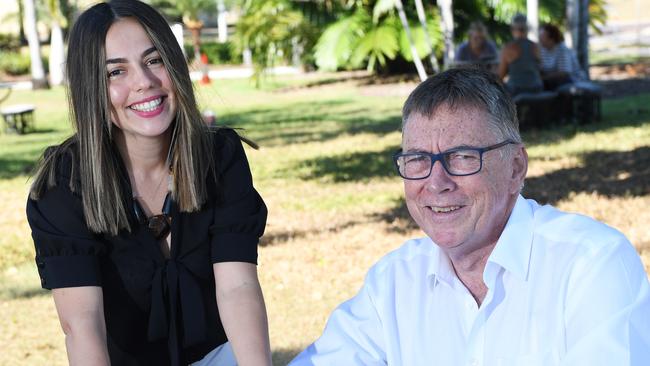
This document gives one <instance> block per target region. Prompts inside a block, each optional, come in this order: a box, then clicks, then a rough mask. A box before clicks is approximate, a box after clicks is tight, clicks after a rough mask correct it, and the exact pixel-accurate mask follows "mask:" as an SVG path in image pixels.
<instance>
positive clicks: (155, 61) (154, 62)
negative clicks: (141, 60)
mask: <svg viewBox="0 0 650 366" xmlns="http://www.w3.org/2000/svg"><path fill="white" fill-rule="evenodd" d="M159 64H162V58H160V57H156V58H152V59H150V60H149V61H147V65H159Z"/></svg>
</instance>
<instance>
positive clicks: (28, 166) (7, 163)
mask: <svg viewBox="0 0 650 366" xmlns="http://www.w3.org/2000/svg"><path fill="white" fill-rule="evenodd" d="M35 165H36V160H34V159H29V158H23V157H20V158H19V157H15V156H11V157H0V179H11V178H15V177H17V176H20V175H31V173H32V171H33V169H34V166H35Z"/></svg>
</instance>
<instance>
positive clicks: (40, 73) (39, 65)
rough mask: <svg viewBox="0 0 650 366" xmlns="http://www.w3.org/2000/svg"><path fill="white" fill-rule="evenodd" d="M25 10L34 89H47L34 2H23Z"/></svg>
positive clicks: (26, 0) (28, 0) (32, 0)
mask: <svg viewBox="0 0 650 366" xmlns="http://www.w3.org/2000/svg"><path fill="white" fill-rule="evenodd" d="M23 9H24V12H25V20H24V24H25V33H26V36H27V42H28V43H29V56H30V60H31V71H32V88H33V89H47V88H49V87H50V86H49V84H48V82H47V78H46V77H45V69H44V68H43V61H42V60H41V45H40V43H39V40H38V30H37V29H36V8H35V6H34V0H23Z"/></svg>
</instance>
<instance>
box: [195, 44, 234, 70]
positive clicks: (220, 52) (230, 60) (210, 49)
mask: <svg viewBox="0 0 650 366" xmlns="http://www.w3.org/2000/svg"><path fill="white" fill-rule="evenodd" d="M184 48H185V55H187V62H190V63H191V62H192V61H194V46H192V45H191V44H185V46H184ZM201 53H205V54H206V55H207V56H208V63H209V64H212V65H218V64H240V63H241V62H242V57H241V55H240V54H239V53H238V52H237V50H236V49H235V47H234V46H233V44H232V43H231V42H224V43H219V42H202V43H201Z"/></svg>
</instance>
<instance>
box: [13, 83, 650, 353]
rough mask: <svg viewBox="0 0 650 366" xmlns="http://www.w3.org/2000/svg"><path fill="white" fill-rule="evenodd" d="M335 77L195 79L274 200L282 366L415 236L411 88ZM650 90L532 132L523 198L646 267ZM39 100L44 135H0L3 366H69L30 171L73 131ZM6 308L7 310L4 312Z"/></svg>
mask: <svg viewBox="0 0 650 366" xmlns="http://www.w3.org/2000/svg"><path fill="white" fill-rule="evenodd" d="M337 80H338V77H337V76H336V75H322V76H316V77H311V78H300V77H295V78H277V79H275V80H273V81H271V82H269V83H267V84H265V86H264V88H262V89H260V90H257V89H254V88H253V85H252V84H251V83H250V82H249V81H248V80H214V81H213V83H212V84H210V85H208V86H201V87H197V94H198V96H199V101H200V103H201V106H202V108H210V109H213V110H214V111H215V112H216V113H217V118H218V123H220V124H222V125H228V126H233V127H237V128H241V129H242V132H243V133H244V134H245V135H247V136H249V137H251V138H253V139H254V140H256V141H257V142H259V144H260V146H261V147H260V150H258V151H255V150H252V149H249V148H248V149H247V154H248V157H249V160H250V164H251V168H252V170H253V176H254V179H255V184H256V186H257V187H258V189H259V191H260V192H261V194H262V196H263V197H264V199H265V201H266V203H267V205H268V207H269V220H268V226H267V231H266V235H265V237H264V238H263V241H262V244H261V248H260V265H259V273H260V281H261V283H262V286H263V289H264V292H265V298H266V303H267V307H268V313H269V320H270V331H271V340H272V346H273V351H274V363H275V364H276V365H284V364H286V363H287V362H288V360H290V359H291V357H293V355H295V354H296V353H297V352H298V351H299V350H301V349H302V348H303V347H304V346H305V345H306V344H307V343H309V342H311V341H313V340H314V339H315V337H317V336H318V335H319V334H320V332H321V331H322V328H323V326H324V323H325V320H326V317H327V315H328V314H329V313H330V312H331V310H332V309H333V308H334V306H336V305H337V304H338V303H340V302H341V301H343V300H344V299H346V298H348V297H350V296H351V295H353V294H354V293H355V292H356V290H357V289H358V287H359V285H360V284H361V281H362V279H363V276H364V274H365V272H366V270H367V269H368V268H369V267H370V265H371V264H372V263H373V262H375V261H376V260H378V259H379V258H380V257H381V256H382V255H383V254H385V253H386V252H387V251H389V250H391V249H393V248H396V247H397V246H399V245H400V244H401V243H402V242H403V241H404V240H406V239H407V238H410V237H413V236H416V235H421V233H420V232H419V230H418V229H417V228H416V227H415V226H414V225H413V223H412V222H411V221H410V220H409V219H408V214H407V211H406V209H405V206H404V200H403V198H402V196H403V193H402V185H401V181H400V180H399V179H398V178H397V177H396V176H395V174H394V173H393V171H392V169H393V168H392V166H391V161H390V155H391V154H392V153H393V152H394V151H395V150H396V149H397V148H398V146H399V142H400V134H399V125H400V108H401V105H402V103H403V101H404V99H405V98H406V94H405V93H404V92H399V93H396V92H395V91H396V90H406V91H408V90H409V89H410V88H412V87H413V85H410V84H400V85H398V84H394V85H381V86H366V87H358V86H357V85H356V84H355V82H351V81H346V82H337ZM648 98H650V95H648V94H645V95H638V96H635V97H626V98H620V99H611V100H605V101H604V102H603V117H604V118H603V121H602V122H599V123H594V124H590V125H586V126H573V125H571V126H554V127H552V128H548V129H545V130H542V131H535V130H533V131H527V132H526V133H525V134H524V139H525V141H526V143H527V145H528V147H529V149H528V151H529V155H530V168H529V178H528V179H527V182H526V188H525V192H526V194H527V195H528V196H530V197H533V198H536V199H538V200H540V201H542V202H548V203H552V204H555V205H557V206H559V207H560V208H562V209H565V210H569V211H576V212H582V213H585V214H588V215H591V216H594V217H596V218H598V219H600V220H602V221H604V222H606V223H608V224H610V225H612V226H614V227H616V228H618V229H619V230H621V231H622V232H623V233H625V234H626V235H627V236H628V237H629V238H630V240H631V241H632V242H633V243H634V245H635V246H636V248H637V249H638V250H639V252H640V253H641V255H642V258H643V260H644V263H645V265H646V269H647V268H648V265H650V232H648V230H647V222H650V212H649V210H647V207H648V206H650V164H649V163H650V110H649V108H648V107H647V100H649V99H648ZM26 102H29V103H33V104H36V107H37V109H36V127H37V132H36V133H31V134H27V135H24V136H16V135H6V134H0V202H2V203H3V213H2V216H0V217H1V219H0V230H1V232H3V235H2V236H0V253H2V255H1V256H0V308H1V309H2V312H3V317H0V329H3V332H0V349H2V350H9V351H3V352H0V364H21V365H41V364H49V365H63V364H65V362H66V361H65V348H64V344H63V336H62V333H61V331H60V329H59V325H58V322H57V317H56V312H55V310H54V307H53V304H52V300H51V298H50V295H49V293H48V292H47V291H43V290H41V289H40V284H39V281H38V276H37V275H36V269H35V266H34V265H33V256H34V252H33V244H32V242H31V237H30V233H29V228H28V226H27V223H26V220H25V217H24V207H25V198H26V194H27V190H28V185H29V181H28V177H29V172H30V171H31V169H32V167H33V166H34V163H35V161H36V159H37V158H38V156H39V154H40V153H41V152H42V150H43V149H44V148H45V147H46V146H48V145H51V144H54V143H57V142H60V141H62V140H63V139H64V138H65V137H66V136H68V135H69V134H70V133H71V128H70V127H69V124H68V122H67V121H66V118H67V117H66V116H67V112H66V101H65V94H64V92H63V91H62V90H61V89H55V90H50V91H39V92H26V91H15V92H14V93H13V95H12V96H11V99H10V100H8V101H7V102H5V103H6V104H14V103H26ZM5 314H6V315H5Z"/></svg>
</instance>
